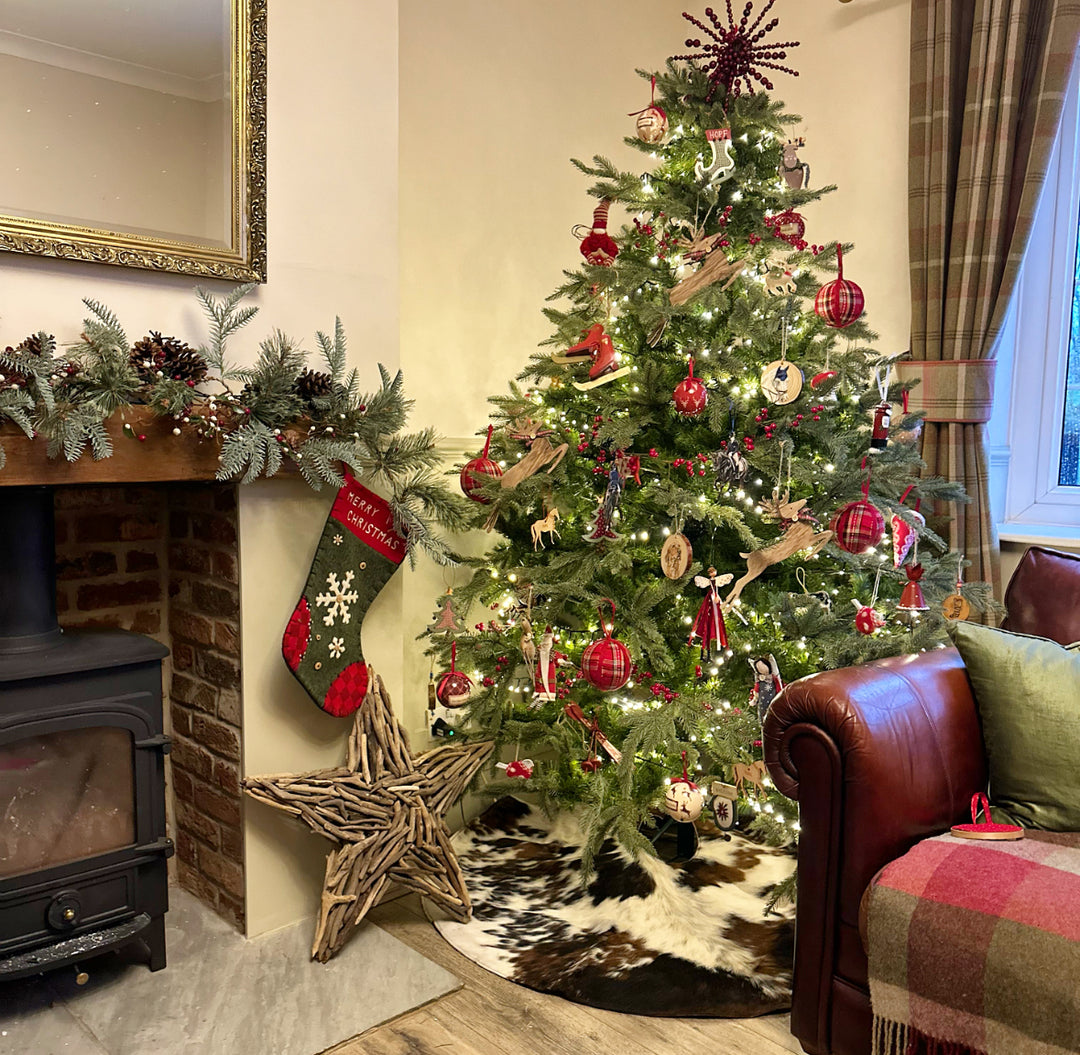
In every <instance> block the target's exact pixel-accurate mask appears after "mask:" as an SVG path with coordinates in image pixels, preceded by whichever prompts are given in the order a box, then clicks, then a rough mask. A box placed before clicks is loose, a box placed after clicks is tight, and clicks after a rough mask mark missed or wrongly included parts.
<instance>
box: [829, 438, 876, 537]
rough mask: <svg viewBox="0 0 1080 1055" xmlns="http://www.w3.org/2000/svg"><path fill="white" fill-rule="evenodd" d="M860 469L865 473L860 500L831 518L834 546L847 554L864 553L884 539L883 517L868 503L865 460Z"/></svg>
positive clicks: (867, 472) (871, 503) (868, 489)
mask: <svg viewBox="0 0 1080 1055" xmlns="http://www.w3.org/2000/svg"><path fill="white" fill-rule="evenodd" d="M862 467H863V469H864V470H865V471H866V478H865V479H864V480H863V485H862V493H863V496H862V498H861V499H859V501H857V502H849V503H848V504H847V505H846V506H844V507H843V509H841V510H840V511H839V512H838V513H837V514H836V516H834V517H833V520H832V524H831V525H830V526H831V527H832V530H833V533H834V536H835V541H836V544H837V545H838V546H839V547H840V548H841V549H842V550H846V551H847V552H848V553H865V552H866V551H867V550H868V549H872V548H873V547H874V546H876V545H877V544H878V543H879V542H880V541H881V540H882V539H883V538H884V537H885V517H884V516H882V514H881V510H880V509H878V507H877V506H876V505H874V504H873V502H871V501H870V470H869V468H868V467H867V464H866V459H865V458H863V460H862Z"/></svg>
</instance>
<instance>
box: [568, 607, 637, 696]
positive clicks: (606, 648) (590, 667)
mask: <svg viewBox="0 0 1080 1055" xmlns="http://www.w3.org/2000/svg"><path fill="white" fill-rule="evenodd" d="M604 605H609V606H610V608H611V626H610V627H609V626H608V625H607V624H606V623H605V622H604ZM597 611H598V612H599V613H600V628H601V630H603V631H604V636H603V637H602V638H600V640H599V641H593V642H592V643H591V644H589V645H587V646H586V647H585V651H584V652H583V653H582V655H581V674H582V676H583V677H584V678H585V680H586V681H587V682H588V683H589V684H590V685H591V686H592V687H593V688H594V689H599V690H600V691H601V692H615V691H616V690H617V689H621V688H622V687H623V686H624V685H625V684H626V683H627V682H628V681H629V680H630V669H631V667H632V666H633V664H632V663H631V661H630V650H629V649H628V648H627V647H626V646H625V645H624V644H623V643H622V642H621V641H620V640H618V638H615V637H612V634H613V632H614V630H615V602H614V601H612V600H611V599H610V598H605V599H604V600H603V601H601V602H600V607H599V608H598V609H597Z"/></svg>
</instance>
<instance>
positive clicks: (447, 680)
mask: <svg viewBox="0 0 1080 1055" xmlns="http://www.w3.org/2000/svg"><path fill="white" fill-rule="evenodd" d="M456 664H457V642H456V641H455V642H454V643H453V644H452V645H451V646H450V669H449V670H448V671H447V672H446V673H445V674H443V675H441V676H440V677H439V682H438V684H437V685H436V686H435V699H437V700H438V701H439V703H441V704H442V705H443V706H444V707H449V708H454V707H464V706H465V704H467V703H468V702H469V697H470V696H471V695H472V690H473V683H472V678H470V677H469V676H468V675H467V674H463V673H462V672H461V671H460V670H458V669H457V666H456Z"/></svg>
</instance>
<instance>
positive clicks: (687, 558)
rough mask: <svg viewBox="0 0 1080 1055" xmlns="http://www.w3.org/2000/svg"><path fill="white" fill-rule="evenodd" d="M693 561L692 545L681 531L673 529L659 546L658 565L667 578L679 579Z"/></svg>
mask: <svg viewBox="0 0 1080 1055" xmlns="http://www.w3.org/2000/svg"><path fill="white" fill-rule="evenodd" d="M693 561H694V547H693V546H691V545H690V540H689V539H688V538H687V537H686V536H685V535H684V534H683V533H682V532H681V531H673V532H672V533H671V534H670V535H668V537H667V538H666V539H665V540H664V544H663V546H661V547H660V567H661V569H662V570H663V572H664V574H665V575H666V576H667V577H668V578H669V579H681V578H682V577H683V576H684V575H685V574H686V573H687V572H688V571H689V570H690V565H691V564H692V563H693Z"/></svg>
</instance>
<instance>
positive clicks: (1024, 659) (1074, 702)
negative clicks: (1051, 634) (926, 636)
mask: <svg viewBox="0 0 1080 1055" xmlns="http://www.w3.org/2000/svg"><path fill="white" fill-rule="evenodd" d="M949 636H950V637H951V638H952V640H953V644H954V645H956V647H957V648H958V649H959V650H960V655H961V657H962V658H963V660H964V664H965V665H966V666H967V672H968V677H969V678H970V679H971V685H972V688H973V689H974V690H975V702H976V704H977V705H978V708H979V719H980V722H981V724H982V731H983V739H984V741H985V743H986V755H987V759H988V761H989V764H990V798H991V800H992V802H993V804H994V819H995V820H998V821H1009V820H1011V821H1012V822H1013V823H1014V824H1022V825H1023V826H1024V827H1025V828H1041V829H1043V830H1044V831H1052V832H1076V831H1080V643H1077V644H1075V645H1070V646H1069V647H1068V648H1064V647H1062V646H1061V645H1059V644H1058V643H1057V642H1056V641H1048V640H1046V638H1042V637H1029V636H1028V635H1027V634H1012V633H1009V632H1008V631H1005V630H994V629H991V628H990V627H986V626H980V625H979V624H977V623H956V624H955V625H953V626H952V627H951V628H950V629H949Z"/></svg>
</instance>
